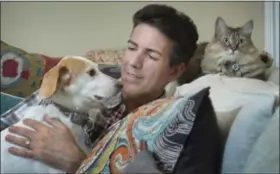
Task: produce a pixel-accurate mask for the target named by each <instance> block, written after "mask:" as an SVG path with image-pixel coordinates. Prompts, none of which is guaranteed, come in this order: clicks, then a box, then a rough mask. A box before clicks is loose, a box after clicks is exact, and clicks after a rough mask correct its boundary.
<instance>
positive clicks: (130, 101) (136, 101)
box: [124, 91, 164, 114]
mask: <svg viewBox="0 0 280 174" xmlns="http://www.w3.org/2000/svg"><path fill="white" fill-rule="evenodd" d="M163 93H164V91H159V92H154V93H150V94H147V95H141V96H135V97H130V96H124V104H125V106H126V113H127V114H128V113H130V112H132V111H134V110H135V109H137V108H138V107H140V106H142V105H144V104H147V103H148V102H151V101H153V100H156V99H158V98H159V97H161V95H163Z"/></svg>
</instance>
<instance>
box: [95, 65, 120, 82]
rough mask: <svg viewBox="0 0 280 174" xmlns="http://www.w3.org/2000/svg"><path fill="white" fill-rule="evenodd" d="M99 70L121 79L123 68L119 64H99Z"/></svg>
mask: <svg viewBox="0 0 280 174" xmlns="http://www.w3.org/2000/svg"><path fill="white" fill-rule="evenodd" d="M98 68H99V70H100V71H101V72H102V73H104V74H106V75H108V76H110V77H112V78H115V79H119V78H120V77H121V68H120V66H119V65H110V64H98Z"/></svg>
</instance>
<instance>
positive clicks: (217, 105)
mask: <svg viewBox="0 0 280 174" xmlns="http://www.w3.org/2000/svg"><path fill="white" fill-rule="evenodd" d="M207 86H209V87H210V88H211V89H210V98H211V100H212V103H213V106H214V109H215V112H216V115H217V119H218V123H219V127H220V129H221V133H222V135H225V136H224V138H226V135H227V132H229V129H230V127H231V123H232V121H233V120H234V118H235V117H236V115H237V114H238V111H239V109H240V108H242V106H244V105H246V104H248V103H251V102H252V101H254V100H255V96H256V95H259V96H262V95H266V94H269V95H274V96H276V97H277V99H278V100H279V86H278V85H276V84H274V83H272V82H265V81H261V80H257V79H248V78H235V77H227V76H222V75H219V74H214V75H212V74H209V75H205V76H202V77H200V78H198V79H197V80H195V81H193V82H191V83H189V84H184V85H182V86H179V87H177V89H176V92H175V94H174V96H175V97H176V96H184V95H186V94H191V93H195V92H196V91H198V90H201V89H202V88H205V87H207ZM227 113H228V114H227ZM225 124H226V125H225Z"/></svg>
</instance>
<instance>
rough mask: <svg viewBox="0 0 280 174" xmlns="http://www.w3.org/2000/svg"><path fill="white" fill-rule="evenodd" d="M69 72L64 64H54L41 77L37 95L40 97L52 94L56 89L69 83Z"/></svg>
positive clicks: (43, 97)
mask: <svg viewBox="0 0 280 174" xmlns="http://www.w3.org/2000/svg"><path fill="white" fill-rule="evenodd" d="M70 81H71V73H70V71H69V69H68V68H67V67H66V66H59V65H57V66H55V67H53V68H52V69H50V70H49V71H48V72H47V73H46V74H45V75H44V78H43V81H42V83H41V87H40V90H39V95H40V97H41V98H42V99H45V98H48V97H50V96H52V95H53V94H54V93H55V92H56V90H57V89H59V88H63V87H65V86H67V85H69V83H70Z"/></svg>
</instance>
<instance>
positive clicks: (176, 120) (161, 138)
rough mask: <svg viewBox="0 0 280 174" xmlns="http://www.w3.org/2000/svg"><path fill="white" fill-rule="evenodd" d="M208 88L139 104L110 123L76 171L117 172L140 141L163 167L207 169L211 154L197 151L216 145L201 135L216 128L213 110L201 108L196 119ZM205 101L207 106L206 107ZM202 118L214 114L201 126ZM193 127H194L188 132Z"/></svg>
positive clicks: (131, 157) (130, 159)
mask: <svg viewBox="0 0 280 174" xmlns="http://www.w3.org/2000/svg"><path fill="white" fill-rule="evenodd" d="M208 90H209V89H204V90H202V91H200V92H199V93H197V94H196V95H194V96H185V97H183V98H182V97H179V98H164V99H159V100H156V101H153V102H151V103H148V104H146V105H143V106H141V107H139V108H138V109H137V110H136V111H134V112H132V113H131V114H129V115H128V116H127V117H125V118H124V119H123V120H121V121H119V122H117V123H116V124H114V125H113V126H112V127H111V130H110V131H109V132H108V134H107V135H106V136H105V137H104V138H103V139H102V140H101V141H100V142H99V143H98V144H97V145H96V146H95V147H94V148H93V150H92V152H91V154H90V156H89V157H88V158H87V159H86V160H85V161H84V162H83V163H82V165H81V167H80V169H79V170H78V173H102V172H104V173H120V172H121V171H122V170H123V169H124V168H125V167H126V166H127V165H128V164H129V163H131V162H133V160H134V159H135V157H136V156H137V154H138V153H139V152H140V151H142V150H144V146H143V145H144V144H147V148H148V150H149V151H150V152H153V153H154V155H155V158H156V159H157V160H158V161H159V163H160V166H161V167H160V169H162V170H164V171H169V172H173V171H176V173H181V172H182V169H184V168H189V170H190V171H191V172H189V173H192V172H195V171H202V170H204V171H205V172H203V173H209V172H210V173H211V171H213V170H214V169H213V168H215V165H212V164H213V159H212V158H213V155H211V157H210V156H209V153H206V154H204V153H201V152H205V151H208V152H213V151H215V149H216V148H218V146H213V145H216V143H217V141H214V142H215V143H212V142H213V139H212V138H209V137H212V136H201V135H202V134H203V133H205V131H207V130H208V131H210V129H209V127H210V126H211V129H215V128H216V130H217V124H216V122H215V116H214V115H212V116H211V113H213V112H205V113H203V114H201V115H200V117H201V118H200V119H198V120H196V119H197V116H198V115H197V114H198V113H199V111H200V110H202V109H203V108H201V107H202V106H203V105H205V107H204V109H211V103H210V100H209V98H208V93H209V92H208ZM207 99H208V101H206V100H207ZM203 103H204V104H203ZM209 104H210V108H207V107H209ZM203 118H212V119H213V118H214V121H211V122H209V123H208V125H209V127H205V128H203V129H202V125H205V122H204V121H203ZM206 120H208V119H206ZM201 124H202V125H201ZM195 127H196V131H195V132H192V131H193V128H195ZM199 132H201V133H199ZM196 134H197V135H196ZM189 135H190V136H189ZM191 137H193V138H191ZM196 137H199V139H197V138H196ZM216 137H218V135H216ZM198 140H199V141H198ZM201 142H204V143H206V142H207V144H208V146H204V144H202V145H198V144H197V143H201ZM186 147H189V148H186ZM195 147H196V148H195ZM191 149H192V150H191ZM205 149H207V150H205ZM214 156H215V155H214ZM198 159H200V160H198ZM179 161H181V162H179ZM194 161H196V163H193V162H194ZM185 164H188V165H185ZM200 166H203V168H201V167H200ZM184 173H185V172H184ZM196 173H197V172H196Z"/></svg>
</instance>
